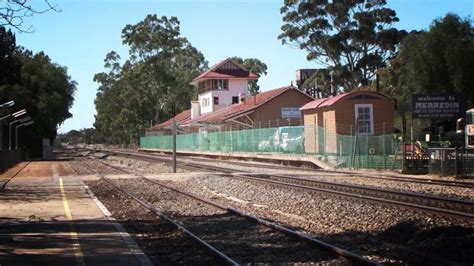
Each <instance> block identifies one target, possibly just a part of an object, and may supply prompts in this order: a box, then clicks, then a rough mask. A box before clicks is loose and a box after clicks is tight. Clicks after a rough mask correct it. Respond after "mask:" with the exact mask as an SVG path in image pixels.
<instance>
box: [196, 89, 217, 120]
mask: <svg viewBox="0 0 474 266" xmlns="http://www.w3.org/2000/svg"><path fill="white" fill-rule="evenodd" d="M204 99H209V106H204V105H203V101H204ZM198 101H199V105H200V106H201V115H203V114H205V113H210V112H212V111H213V104H214V101H213V99H212V91H207V92H205V93H202V94H199V96H198Z"/></svg>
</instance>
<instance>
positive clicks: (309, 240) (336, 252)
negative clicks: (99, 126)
mask: <svg viewBox="0 0 474 266" xmlns="http://www.w3.org/2000/svg"><path fill="white" fill-rule="evenodd" d="M101 163H103V164H104V165H106V166H108V167H111V168H114V169H120V168H117V167H115V166H113V165H110V164H107V163H104V162H101ZM120 171H122V172H124V173H128V174H132V175H135V176H137V177H139V178H140V180H143V181H145V182H148V183H150V184H153V185H156V186H160V187H162V188H165V189H168V190H170V191H173V192H176V193H179V194H181V195H184V196H186V197H188V198H191V199H193V200H196V201H199V202H201V203H205V204H208V205H210V206H213V207H215V208H218V209H220V210H221V211H224V212H226V213H227V215H226V216H229V215H230V216H236V217H239V218H232V217H230V220H229V217H224V218H225V220H226V221H229V222H231V223H230V224H229V226H230V227H229V226H227V227H228V228H227V230H232V229H235V228H252V227H254V226H252V225H246V226H245V225H243V224H241V223H242V222H243V223H253V224H255V223H257V224H259V225H260V226H264V227H267V228H269V229H271V230H274V231H277V232H279V233H281V234H284V235H287V237H291V239H292V240H291V241H296V242H295V243H292V244H290V245H288V247H294V249H291V248H290V250H289V252H291V253H292V254H286V253H285V252H286V251H284V250H280V252H278V253H279V254H274V256H277V257H283V258H288V257H294V255H295V254H294V253H298V252H302V253H301V254H302V256H307V255H308V254H309V253H308V252H311V250H313V252H314V247H316V248H317V249H322V250H324V252H322V253H321V252H315V253H314V254H315V256H317V257H321V256H322V258H323V259H326V260H327V259H328V255H326V254H325V252H328V253H330V254H333V255H331V256H336V257H340V259H337V260H336V261H334V259H331V258H330V257H329V260H330V263H329V264H328V265H345V264H351V265H378V264H377V263H375V262H372V261H370V260H368V259H365V258H364V257H361V256H358V255H356V254H354V253H351V252H350V251H347V250H344V249H341V248H338V247H336V246H333V245H331V244H328V243H326V242H323V241H320V240H318V239H315V238H313V237H311V236H309V235H307V234H304V233H300V232H297V231H294V230H291V229H288V228H286V227H283V226H280V225H278V224H275V223H272V222H269V221H267V220H263V219H260V218H258V217H256V216H253V215H250V214H247V213H245V212H243V211H240V210H238V209H235V208H231V207H228V206H224V205H222V204H220V203H217V202H215V201H212V200H209V199H206V198H203V197H200V196H196V195H193V194H191V193H189V192H186V191H183V190H180V189H176V188H173V187H171V186H168V185H166V184H163V183H161V182H159V181H156V180H152V179H148V178H146V177H144V176H141V175H137V174H134V173H131V172H129V171H126V170H124V169H120ZM101 179H102V180H104V181H106V182H107V183H109V184H110V185H112V186H113V187H115V188H116V189H117V190H119V191H121V193H124V194H126V195H127V196H129V197H131V198H133V199H135V200H136V201H137V202H139V203H140V204H141V205H142V206H144V207H145V208H147V209H149V210H150V211H152V212H154V213H155V214H157V215H159V216H160V217H162V218H163V219H165V220H167V221H168V222H170V223H171V224H173V225H174V226H175V227H177V228H178V229H179V230H181V231H183V232H185V233H186V234H187V235H189V236H190V237H192V238H193V239H194V240H195V241H196V242H198V243H199V244H200V245H203V246H204V247H205V248H206V249H208V250H209V251H210V252H212V253H214V254H215V256H217V257H219V258H220V259H221V260H222V261H223V262H225V263H227V264H231V265H238V264H239V263H252V262H251V261H246V260H245V259H242V260H239V256H244V257H245V258H247V260H248V257H249V254H255V256H257V254H258V253H259V252H262V250H263V249H262V250H259V248H257V249H256V250H253V251H252V250H250V251H249V250H245V248H244V249H243V247H247V249H248V248H249V247H252V246H255V247H268V246H269V245H271V244H273V245H276V246H284V243H285V241H288V240H285V239H282V238H281V237H277V238H276V239H275V233H271V232H267V233H269V234H270V235H271V236H268V235H261V236H259V237H262V239H263V241H262V240H260V241H259V242H258V243H242V244H240V245H238V244H236V241H238V240H237V239H232V238H230V237H229V233H228V232H227V233H224V235H225V236H227V238H226V239H225V241H222V239H221V241H217V242H221V244H220V247H219V248H216V247H215V245H214V244H213V243H211V242H209V241H206V238H210V237H206V236H202V232H201V233H200V234H198V233H194V230H193V232H192V231H191V230H189V229H188V228H189V227H192V224H191V225H190V224H189V220H192V222H193V223H195V222H196V218H192V219H188V222H186V221H184V222H178V221H177V220H176V219H175V218H173V217H170V216H168V215H166V214H164V213H163V212H162V211H161V210H160V209H159V208H157V207H156V206H154V204H152V203H150V202H149V201H147V200H145V199H143V198H142V197H139V196H137V195H136V194H135V193H133V192H131V191H129V190H127V189H125V188H124V187H123V186H120V185H118V184H116V182H114V181H112V180H111V179H108V178H105V177H103V176H102V177H101ZM198 219H199V218H198ZM205 219H209V217H207V218H205ZM211 219H212V221H211V222H210V223H211V224H215V223H216V221H215V218H211ZM236 219H237V220H239V219H240V221H238V223H237V224H236ZM242 219H244V221H242ZM186 223H187V224H186ZM201 223H202V221H201ZM205 223H209V222H205ZM204 231H209V229H205V230H204ZM198 235H201V237H200V236H198ZM235 235H236V236H237V238H238V239H240V238H243V239H248V238H249V237H246V236H245V235H243V234H241V233H237V234H235ZM253 235H255V233H253ZM211 238H212V237H211ZM272 239H273V240H272ZM295 239H297V240H295ZM269 240H271V241H270V243H268V241H269ZM298 241H303V242H304V243H305V244H304V245H307V244H309V245H310V246H313V248H310V250H309V251H308V250H306V251H305V250H300V249H304V246H301V244H298ZM214 242H216V241H214ZM224 242H229V243H232V245H229V246H228V247H227V248H226V247H225V246H226V245H225V244H224V245H222V243H224ZM262 242H267V243H262ZM236 245H237V246H239V250H238V251H237V250H233V248H232V246H236ZM229 248H230V250H228V249H229ZM229 254H232V255H229ZM270 254H271V253H270ZM305 254H306V255H305ZM266 256H267V255H266ZM320 259H321V258H316V261H319V260H320ZM341 259H342V260H341ZM269 262H271V259H270V260H269ZM348 262H349V263H348Z"/></svg>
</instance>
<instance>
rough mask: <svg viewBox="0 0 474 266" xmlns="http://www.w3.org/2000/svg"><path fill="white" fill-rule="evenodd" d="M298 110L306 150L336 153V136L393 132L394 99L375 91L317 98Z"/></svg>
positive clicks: (319, 152) (318, 152)
mask: <svg viewBox="0 0 474 266" xmlns="http://www.w3.org/2000/svg"><path fill="white" fill-rule="evenodd" d="M300 110H301V111H302V112H303V116H304V125H305V139H304V146H305V151H306V153H315V154H321V153H337V152H338V139H337V136H377V135H382V134H388V133H392V132H393V131H394V124H393V118H394V113H395V101H394V100H393V99H391V98H389V97H387V96H385V95H383V94H381V93H377V92H372V91H355V92H349V93H342V94H339V95H337V96H333V97H329V98H322V99H316V100H314V101H311V102H309V103H307V104H305V105H304V106H303V107H301V109H300Z"/></svg>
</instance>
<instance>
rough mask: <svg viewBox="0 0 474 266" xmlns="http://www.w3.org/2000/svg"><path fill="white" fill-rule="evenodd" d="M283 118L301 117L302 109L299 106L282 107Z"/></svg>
mask: <svg viewBox="0 0 474 266" xmlns="http://www.w3.org/2000/svg"><path fill="white" fill-rule="evenodd" d="M281 118H284V119H294V118H301V110H300V108H299V107H282V108H281Z"/></svg>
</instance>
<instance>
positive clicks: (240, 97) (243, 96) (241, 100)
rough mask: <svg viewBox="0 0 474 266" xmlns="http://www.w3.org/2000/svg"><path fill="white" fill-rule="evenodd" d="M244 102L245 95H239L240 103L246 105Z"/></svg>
mask: <svg viewBox="0 0 474 266" xmlns="http://www.w3.org/2000/svg"><path fill="white" fill-rule="evenodd" d="M244 102H245V94H244V93H239V103H244Z"/></svg>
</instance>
